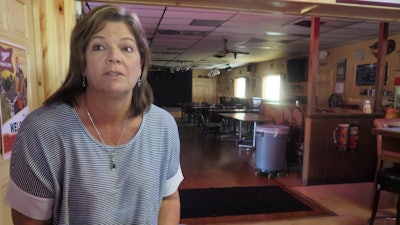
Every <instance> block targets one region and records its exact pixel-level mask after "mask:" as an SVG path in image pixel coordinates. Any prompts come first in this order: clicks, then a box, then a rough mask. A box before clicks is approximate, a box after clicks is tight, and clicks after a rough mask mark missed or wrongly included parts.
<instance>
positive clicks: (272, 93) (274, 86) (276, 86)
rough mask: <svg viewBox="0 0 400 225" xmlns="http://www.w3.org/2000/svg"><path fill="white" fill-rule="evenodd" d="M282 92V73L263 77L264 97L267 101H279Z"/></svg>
mask: <svg viewBox="0 0 400 225" xmlns="http://www.w3.org/2000/svg"><path fill="white" fill-rule="evenodd" d="M280 93H281V75H268V76H265V77H264V78H263V83H262V97H263V99H265V100H267V101H279V99H280Z"/></svg>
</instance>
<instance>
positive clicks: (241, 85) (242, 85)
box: [234, 77, 246, 98]
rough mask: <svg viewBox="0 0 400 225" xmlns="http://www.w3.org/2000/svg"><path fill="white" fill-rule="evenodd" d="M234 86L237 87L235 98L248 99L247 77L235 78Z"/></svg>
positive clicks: (235, 88)
mask: <svg viewBox="0 0 400 225" xmlns="http://www.w3.org/2000/svg"><path fill="white" fill-rule="evenodd" d="M234 85H235V87H234V91H235V97H236V98H245V97H246V78H245V77H239V78H235V83H234Z"/></svg>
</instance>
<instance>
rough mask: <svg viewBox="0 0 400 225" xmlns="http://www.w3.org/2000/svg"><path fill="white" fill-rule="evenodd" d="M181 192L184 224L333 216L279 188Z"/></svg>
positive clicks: (188, 190)
mask: <svg viewBox="0 0 400 225" xmlns="http://www.w3.org/2000/svg"><path fill="white" fill-rule="evenodd" d="M179 193H180V198H181V218H182V220H181V223H185V224H195V223H190V222H196V223H198V224H206V223H212V222H229V221H230V220H232V221H235V222H239V221H251V220H253V219H254V220H258V219H266V218H271V219H279V218H286V219H287V218H288V217H302V216H322V215H332V213H331V212H329V211H327V210H324V209H323V208H321V207H320V206H318V205H317V204H316V203H313V202H312V201H311V200H309V199H306V198H304V197H302V196H300V195H298V194H296V193H295V192H293V191H291V190H289V189H286V188H284V187H279V186H253V187H230V188H205V189H183V190H180V191H179ZM285 215H287V216H285ZM238 217H239V218H238ZM201 218H203V221H202V219H201Z"/></svg>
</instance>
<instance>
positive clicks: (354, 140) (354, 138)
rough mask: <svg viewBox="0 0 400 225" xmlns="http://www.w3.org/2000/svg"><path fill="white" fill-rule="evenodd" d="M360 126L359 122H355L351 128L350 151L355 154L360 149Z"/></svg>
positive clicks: (351, 124)
mask: <svg viewBox="0 0 400 225" xmlns="http://www.w3.org/2000/svg"><path fill="white" fill-rule="evenodd" d="M359 129H360V126H359V124H358V122H357V121H353V122H351V123H350V126H349V145H348V150H349V151H350V152H354V151H356V150H357V148H358V138H359V137H358V133H359Z"/></svg>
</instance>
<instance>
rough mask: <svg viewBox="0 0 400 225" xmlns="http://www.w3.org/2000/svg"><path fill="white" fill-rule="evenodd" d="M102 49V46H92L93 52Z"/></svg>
mask: <svg viewBox="0 0 400 225" xmlns="http://www.w3.org/2000/svg"><path fill="white" fill-rule="evenodd" d="M103 49H104V47H103V46H102V45H93V50H95V51H99V50H103Z"/></svg>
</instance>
